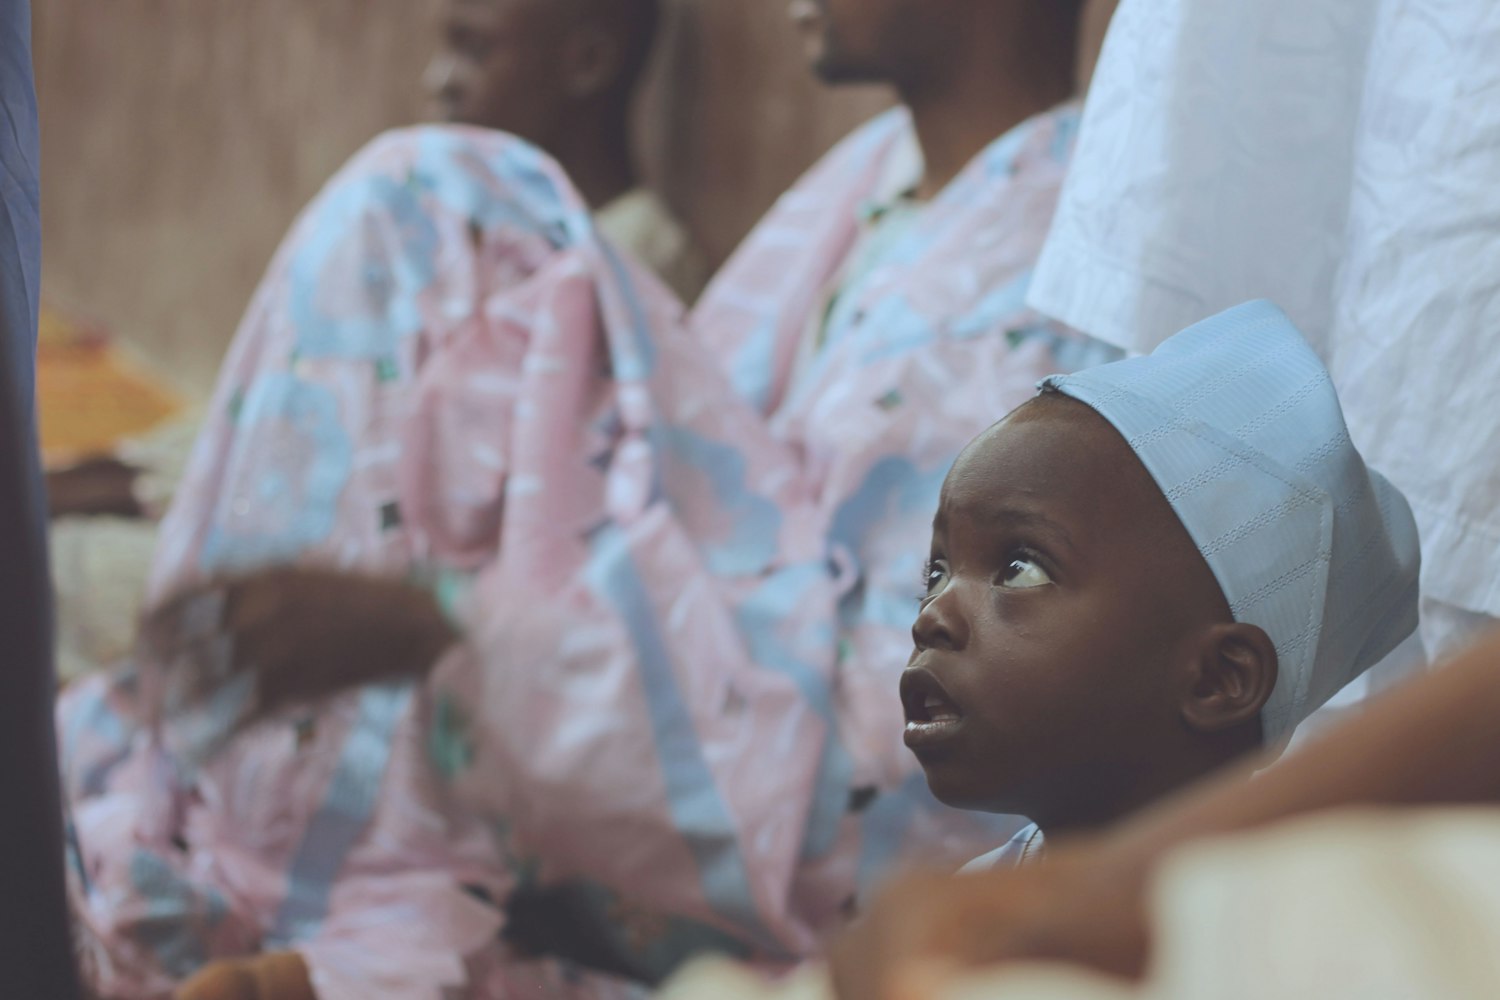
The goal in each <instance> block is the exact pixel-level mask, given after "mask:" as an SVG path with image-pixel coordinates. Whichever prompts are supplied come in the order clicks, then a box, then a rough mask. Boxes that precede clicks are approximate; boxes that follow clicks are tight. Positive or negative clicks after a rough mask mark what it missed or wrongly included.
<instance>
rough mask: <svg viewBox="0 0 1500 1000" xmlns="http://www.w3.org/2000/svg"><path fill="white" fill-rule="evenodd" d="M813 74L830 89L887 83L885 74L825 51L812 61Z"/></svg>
mask: <svg viewBox="0 0 1500 1000" xmlns="http://www.w3.org/2000/svg"><path fill="white" fill-rule="evenodd" d="M812 73H813V76H815V77H817V79H818V82H819V83H822V84H824V85H826V86H829V87H844V86H856V85H859V84H870V83H885V82H886V77H885V74H883V73H881V72H879V71H878V70H874V69H872V68H870V67H869V66H866V65H863V64H861V63H859V62H856V61H855V60H852V59H847V58H844V57H841V56H840V55H839V54H838V53H835V52H830V51H829V50H827V49H824V50H823V52H822V53H820V54H819V55H818V56H817V57H816V58H814V59H813V60H812Z"/></svg>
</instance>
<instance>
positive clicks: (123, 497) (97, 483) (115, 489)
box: [47, 458, 142, 517]
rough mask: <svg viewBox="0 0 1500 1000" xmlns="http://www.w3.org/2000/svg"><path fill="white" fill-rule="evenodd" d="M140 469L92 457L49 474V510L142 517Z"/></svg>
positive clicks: (59, 513)
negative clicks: (137, 484) (137, 485)
mask: <svg viewBox="0 0 1500 1000" xmlns="http://www.w3.org/2000/svg"><path fill="white" fill-rule="evenodd" d="M140 471H141V470H140V469H137V468H135V467H134V466H131V465H126V464H125V463H124V462H121V461H119V460H117V459H113V458H91V459H89V460H88V461H86V462H82V463H80V464H78V465H75V466H72V467H70V468H67V469H59V470H57V471H55V472H49V473H47V512H48V513H49V514H50V515H51V516H52V517H69V516H75V517H92V516H98V515H103V514H110V515H114V516H115V517H140V516H141V513H142V512H141V504H140V501H139V500H137V499H136V496H135V489H134V487H135V480H136V477H137V476H139V475H140Z"/></svg>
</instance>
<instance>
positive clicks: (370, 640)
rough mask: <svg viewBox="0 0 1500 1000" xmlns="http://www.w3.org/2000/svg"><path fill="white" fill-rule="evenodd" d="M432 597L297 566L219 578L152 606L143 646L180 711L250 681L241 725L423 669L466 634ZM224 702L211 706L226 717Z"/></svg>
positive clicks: (383, 581) (390, 583)
mask: <svg viewBox="0 0 1500 1000" xmlns="http://www.w3.org/2000/svg"><path fill="white" fill-rule="evenodd" d="M459 638H460V636H459V632H458V629H457V628H455V627H454V625H453V624H452V623H451V622H450V621H449V620H448V618H447V616H446V615H445V614H444V612H443V609H442V608H441V607H440V606H439V605H438V602H437V600H436V599H435V598H434V597H433V595H432V594H431V593H430V592H429V591H428V590H425V589H423V588H420V587H417V586H414V585H411V584H408V583H405V582H403V581H401V580H394V579H389V578H384V577H377V576H369V575H365V574H356V573H345V572H342V571H339V570H332V569H323V568H319V567H312V566H305V567H298V566H288V567H278V568H273V569H266V570H260V571H258V572H255V573H251V574H248V575H246V576H242V577H237V578H233V579H227V580H215V581H211V582H209V583H207V584H203V585H200V586H197V587H194V588H193V589H191V590H188V591H187V592H185V593H182V594H179V595H177V596H176V597H175V598H173V599H171V600H169V601H168V602H167V603H165V604H164V605H163V606H161V607H158V608H156V609H154V610H153V611H151V612H150V613H148V614H147V616H146V619H145V621H144V622H143V624H142V626H141V634H140V639H139V644H140V652H141V653H142V654H143V657H144V658H145V659H147V660H149V661H150V662H152V663H156V664H160V665H162V666H163V667H164V668H165V669H166V670H167V671H168V674H167V677H166V685H167V691H168V695H167V699H166V702H165V704H164V705H163V706H162V708H163V710H165V711H167V712H168V713H169V714H177V715H180V714H181V713H183V712H187V711H190V710H191V709H193V708H194V707H195V706H198V705H205V704H207V703H209V701H210V699H212V698H213V697H214V696H215V695H216V694H217V693H218V692H220V691H221V690H222V689H223V688H224V687H225V686H227V685H232V684H236V683H241V682H243V680H244V679H248V685H247V686H248V688H249V692H250V697H249V699H248V700H247V701H246V702H245V703H244V704H243V705H241V706H240V712H239V714H238V715H237V716H236V717H235V718H233V719H232V720H229V722H230V724H231V731H229V732H224V733H221V734H219V735H220V736H221V737H227V736H229V735H231V733H232V731H233V728H237V727H238V726H242V725H245V724H248V723H250V722H254V721H255V720H257V719H260V718H263V717H265V716H267V715H270V714H272V713H274V712H276V711H278V710H280V709H283V708H286V707H289V706H292V705H300V704H308V703H311V702H315V701H317V700H319V699H322V698H326V697H329V696H331V695H335V694H338V693H340V692H343V691H348V690H352V689H354V688H358V687H360V686H362V685H365V684H379V683H383V682H387V681H400V680H411V679H418V678H421V677H424V676H426V674H427V673H428V671H429V670H430V669H431V668H432V667H433V666H434V665H435V664H436V663H437V661H438V659H439V658H440V657H441V656H442V655H443V653H444V652H446V651H447V650H448V649H449V647H451V646H453V645H454V644H455V643H456V642H458V641H459ZM222 712H223V705H222V704H221V705H219V706H217V707H216V708H214V709H213V713H214V715H215V718H216V719H218V721H220V722H224V721H225V718H224V717H223V716H222Z"/></svg>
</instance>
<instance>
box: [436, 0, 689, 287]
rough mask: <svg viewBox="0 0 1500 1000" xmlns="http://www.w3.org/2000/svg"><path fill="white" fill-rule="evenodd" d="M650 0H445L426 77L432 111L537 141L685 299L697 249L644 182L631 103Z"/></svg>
mask: <svg viewBox="0 0 1500 1000" xmlns="http://www.w3.org/2000/svg"><path fill="white" fill-rule="evenodd" d="M660 13H661V12H660V2H659V0H445V2H444V5H443V14H444V20H443V30H442V46H441V48H440V50H439V52H438V53H437V55H436V56H435V57H434V58H433V60H432V63H431V65H429V66H428V68H427V72H426V74H425V78H424V82H425V85H426V89H427V92H428V93H429V94H430V95H431V99H432V102H433V105H434V110H435V111H436V113H437V116H438V117H440V118H442V119H443V120H445V121H449V122H453V123H456V124H463V125H477V126H480V127H482V128H491V129H499V130H501V131H503V132H509V133H511V134H512V135H516V136H519V137H521V138H522V139H525V140H527V141H528V142H531V143H534V144H535V145H537V146H540V147H541V148H542V149H544V150H546V151H547V152H548V153H549V154H551V155H552V157H553V158H554V159H556V160H557V161H558V162H559V163H560V164H562V167H563V169H564V170H566V171H567V173H568V176H569V177H570V178H571V179H572V181H573V183H574V185H575V186H576V187H577V188H578V190H579V193H581V194H582V195H583V197H584V199H585V200H586V201H587V202H588V203H589V204H590V205H591V206H593V208H594V210H595V213H596V221H597V222H598V225H599V228H600V229H601V230H602V231H603V232H604V234H605V236H607V237H609V239H611V240H612V241H614V242H615V243H616V244H617V245H619V246H620V247H621V248H622V249H625V250H628V251H629V252H631V253H632V254H634V255H635V256H636V257H637V258H638V259H640V260H641V261H642V262H643V263H645V264H647V265H648V266H649V267H650V268H651V269H652V270H654V271H656V272H657V273H658V274H659V275H660V276H661V277H662V278H663V279H664V280H665V281H666V283H667V284H668V285H669V286H670V287H671V288H672V290H673V291H675V292H676V293H677V295H678V297H680V298H681V299H682V300H683V301H684V302H686V303H689V304H691V303H692V301H693V300H694V299H695V298H697V297H698V292H699V291H701V290H702V288H703V283H704V282H705V281H706V280H707V278H708V267H707V264H706V262H705V259H704V257H703V254H702V253H701V252H700V251H699V250H698V248H697V247H696V246H695V245H694V244H693V241H692V239H691V237H690V236H689V235H688V232H687V230H686V229H685V228H684V227H683V225H682V224H681V223H680V222H678V221H677V219H676V217H675V216H674V215H673V214H672V211H671V209H670V208H668V207H667V204H666V202H664V201H663V200H662V199H661V198H660V197H659V196H658V195H657V194H655V193H654V192H653V191H651V190H650V189H649V188H646V187H644V186H642V183H641V179H640V176H639V172H638V170H637V167H636V158H635V153H634V149H633V145H634V144H633V142H632V139H631V128H630V112H631V106H632V104H633V102H634V98H635V95H636V91H637V90H638V88H639V86H640V83H641V79H642V77H643V75H644V73H645V71H646V65H647V62H648V59H649V57H650V54H651V49H652V45H653V42H654V41H655V38H656V35H657V26H658V24H659V22H660Z"/></svg>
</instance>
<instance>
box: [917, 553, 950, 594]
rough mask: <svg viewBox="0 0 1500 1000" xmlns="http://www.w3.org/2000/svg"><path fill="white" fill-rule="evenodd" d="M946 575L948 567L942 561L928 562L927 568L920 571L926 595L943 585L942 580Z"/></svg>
mask: <svg viewBox="0 0 1500 1000" xmlns="http://www.w3.org/2000/svg"><path fill="white" fill-rule="evenodd" d="M947 577H948V569H947V567H946V566H944V565H943V564H942V563H940V562H930V563H928V564H927V568H926V569H924V570H923V571H922V584H923V586H924V589H925V590H926V591H927V594H926V596H928V597H930V596H932V594H933V593H934V592H935V591H936V590H937V589H938V588H939V587H941V586H942V585H943V581H944V580H945V579H947Z"/></svg>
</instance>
